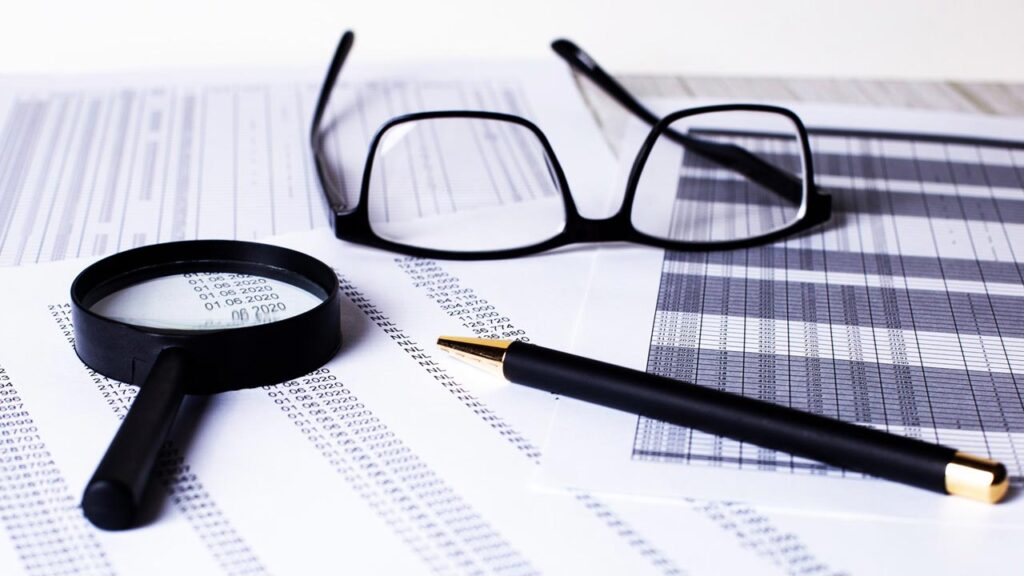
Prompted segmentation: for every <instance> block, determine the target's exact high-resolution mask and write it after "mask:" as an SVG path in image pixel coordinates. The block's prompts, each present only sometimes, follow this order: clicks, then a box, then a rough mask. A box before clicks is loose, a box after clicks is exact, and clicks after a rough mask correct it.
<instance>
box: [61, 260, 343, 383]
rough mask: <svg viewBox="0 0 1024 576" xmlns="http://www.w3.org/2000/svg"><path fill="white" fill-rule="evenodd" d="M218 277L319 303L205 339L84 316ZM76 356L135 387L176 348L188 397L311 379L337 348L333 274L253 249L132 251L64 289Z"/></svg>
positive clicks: (198, 333)
mask: <svg viewBox="0 0 1024 576" xmlns="http://www.w3.org/2000/svg"><path fill="white" fill-rule="evenodd" d="M190 272H223V273H237V274H251V275H255V276H262V277H267V278H272V279H275V280H279V281H282V282H286V283H289V284H292V285H294V286H296V287H299V288H302V289H304V290H307V291H309V292H311V293H313V294H314V295H316V296H317V297H319V298H321V299H322V302H321V303H320V304H318V305H316V306H314V307H313V308H311V309H310V310H307V311H305V312H303V313H301V314H297V315H295V316H292V317H288V318H284V319H282V320H278V321H275V322H271V323H267V324H257V325H251V326H243V327H238V328H225V329H213V330H180V329H168V328H155V327H147V326H137V325H133V324H128V323H125V322H121V321H119V320H114V319H111V318H107V317H105V316H102V315H100V314H97V313H95V312H93V311H92V310H90V306H92V305H93V304H95V303H96V302H98V301H99V300H100V299H102V298H103V297H104V296H107V295H109V294H110V293H112V292H114V291H116V290H119V289H121V288H124V287H127V286H130V285H132V284H136V283H139V282H142V281H145V280H149V279H153V278H157V277H161V276H166V275H169V274H184V273H190ZM71 317H72V323H73V326H74V333H75V352H76V353H77V354H78V357H79V358H80V359H81V360H82V362H84V363H85V364H86V365H87V366H89V367H90V368H92V369H93V370H95V371H96V372H98V373H100V374H102V375H103V376H106V377H108V378H112V379H114V380H119V381H122V382H128V383H132V384H137V385H141V383H142V382H143V381H144V379H145V377H146V375H147V374H148V373H149V369H150V367H152V365H153V363H154V362H155V360H156V358H157V356H158V355H159V354H160V352H161V351H163V350H165V349H168V348H180V349H182V350H184V351H185V352H186V355H187V357H188V359H189V364H190V370H189V374H190V375H191V377H190V378H189V382H188V384H187V385H186V393H187V394H212V393H216V392H223V391H226V390H235V389H239V388H252V387H258V386H266V385H270V384H276V383H278V382H283V381H286V380H290V379H293V378H297V377H299V376H302V375H303V374H307V373H309V372H312V371H313V370H316V369H317V368H319V367H320V366H322V365H323V364H325V363H326V362H327V361H328V360H330V359H331V358H332V357H333V356H334V354H335V353H337V351H338V349H339V348H340V347H341V340H342V337H341V305H340V293H339V288H338V278H337V275H336V274H335V272H334V270H333V269H331V267H329V266H327V265H326V264H324V263H323V262H321V261H320V260H317V259H316V258H313V257H312V256H309V255H307V254H303V253H301V252H297V251H295V250H290V249H288V248H282V247H280V246H272V245H269V244H260V243H256V242H244V241H238V240H188V241H183V242H169V243H165V244H155V245H152V246H145V247H142V248H135V249H132V250H127V251H125V252H120V253H118V254H114V255H112V256H108V257H106V258H103V259H102V260H99V261H97V262H95V263H93V264H92V265H90V266H88V267H87V268H86V269H84V270H83V271H82V272H81V273H80V274H79V275H78V277H77V278H75V280H74V282H73V283H72V285H71Z"/></svg>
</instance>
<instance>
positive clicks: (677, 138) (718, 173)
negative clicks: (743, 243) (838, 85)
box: [630, 111, 806, 242]
mask: <svg viewBox="0 0 1024 576" xmlns="http://www.w3.org/2000/svg"><path fill="white" fill-rule="evenodd" d="M751 157H753V158H751ZM723 158H724V159H723ZM716 159H717V160H716ZM761 163H764V164H768V165H770V167H774V168H775V169H778V170H782V171H784V172H785V173H787V174H789V175H792V177H793V182H789V184H791V185H792V186H791V187H790V188H788V189H784V190H780V189H778V188H776V187H773V186H772V185H770V184H767V185H766V183H765V182H764V181H760V180H759V179H758V176H759V175H763V174H764V173H765V170H762V169H759V168H758V167H759V166H763V164H761ZM730 164H731V165H730ZM770 167H765V168H769V170H770ZM804 170H805V162H804V159H803V153H802V147H801V140H800V135H799V131H798V130H797V127H796V125H795V124H794V123H793V121H792V120H790V118H789V117H787V116H785V115H783V114H778V113H773V112H759V111H727V112H712V113H706V114H695V115H692V116H686V117H683V118H680V119H679V120H677V121H675V122H673V123H671V124H670V125H669V126H668V127H667V129H666V130H664V131H662V132H661V133H660V134H659V135H658V137H657V140H656V141H655V144H654V147H653V149H652V150H651V154H650V156H649V157H648V159H647V161H646V163H645V164H644V166H643V170H642V172H641V176H640V179H639V180H638V182H637V188H636V197H635V201H634V204H633V208H632V212H631V213H630V219H631V221H632V223H633V226H634V227H635V228H636V229H637V230H639V231H640V232H642V233H644V234H647V235H648V236H654V237H656V238H661V239H665V240H672V241H677V242H729V241H735V240H742V239H748V238H756V237H758V236H763V235H765V234H768V233H770V232H773V231H775V230H779V229H781V228H785V227H787V226H790V225H792V224H793V223H794V222H796V220H797V219H798V218H799V216H800V208H801V205H802V203H803V198H804V196H805V195H806V186H804V185H803V182H804V181H805V174H804ZM787 192H788V193H787Z"/></svg>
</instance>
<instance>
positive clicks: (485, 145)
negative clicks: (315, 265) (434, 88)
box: [367, 117, 566, 252]
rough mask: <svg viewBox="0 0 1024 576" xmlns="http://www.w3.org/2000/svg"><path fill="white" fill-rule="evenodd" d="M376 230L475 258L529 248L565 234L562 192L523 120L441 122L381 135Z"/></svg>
mask: <svg viewBox="0 0 1024 576" xmlns="http://www.w3.org/2000/svg"><path fill="white" fill-rule="evenodd" d="M367 202H368V209H369V217H370V227H371V228H372V229H373V231H374V233H376V234H377V235H378V236H380V237H381V238H384V239H386V240H390V241H392V242H397V243H400V244H404V245H408V246H417V247H422V248H431V249H435V250H447V251H452V252H475V251H485V250H505V249H511V248H519V247H523V246H531V245H535V244H538V243H540V242H543V241H545V240H548V239H550V238H552V237H554V236H556V235H557V234H558V233H559V232H561V231H562V229H563V228H564V227H565V220H566V213H565V207H564V202H563V199H562V191H561V190H560V187H559V185H558V180H557V178H556V176H555V172H554V170H553V168H552V166H551V164H550V160H549V156H548V154H547V152H546V150H545V148H544V146H543V144H542V143H541V141H540V139H539V138H538V137H537V135H536V134H535V133H534V132H533V131H532V130H530V129H529V128H526V127H525V126H522V125H520V124H518V123H516V122H512V121H506V120H495V119H485V118H471V117H439V118H428V119H421V120H414V121H408V122H402V123H400V124H396V125H394V126H392V127H390V128H389V129H388V130H387V131H386V132H385V133H384V134H383V135H382V136H381V140H380V143H379V145H378V146H377V149H376V151H375V153H374V157H373V163H372V166H371V167H370V180H369V194H368V197H367Z"/></svg>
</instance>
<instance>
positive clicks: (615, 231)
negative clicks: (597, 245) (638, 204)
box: [569, 214, 629, 242]
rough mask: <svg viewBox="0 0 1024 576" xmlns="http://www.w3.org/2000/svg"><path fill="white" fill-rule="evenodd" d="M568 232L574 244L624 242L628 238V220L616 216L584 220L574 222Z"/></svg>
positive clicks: (582, 218)
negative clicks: (573, 239)
mask: <svg viewBox="0 0 1024 576" xmlns="http://www.w3.org/2000/svg"><path fill="white" fill-rule="evenodd" d="M574 224H575V225H574V226H573V227H572V228H573V229H572V230H571V231H569V232H571V234H572V235H573V237H574V238H575V241H576V242H609V241H616V240H626V239H627V237H628V236H629V218H628V215H627V216H625V217H624V216H623V215H622V214H616V215H615V216H612V217H610V218H596V219H591V218H584V217H582V216H581V217H580V218H579V219H578V220H576V221H575V223H574Z"/></svg>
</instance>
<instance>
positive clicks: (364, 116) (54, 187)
mask: <svg viewBox="0 0 1024 576" xmlns="http://www.w3.org/2000/svg"><path fill="white" fill-rule="evenodd" d="M357 56H358V53H354V54H353V56H352V58H351V59H350V63H349V64H348V65H346V67H345V68H344V69H343V71H342V74H341V76H340V78H339V83H338V85H337V87H336V91H335V94H334V96H333V97H332V99H331V108H330V109H329V110H328V113H327V114H326V115H325V118H324V123H323V130H324V134H325V138H326V148H327V150H328V151H329V152H331V154H332V155H331V158H332V160H333V161H336V162H337V167H338V169H339V170H340V171H341V173H342V178H341V181H340V183H341V184H342V186H343V187H344V188H345V189H346V190H347V192H348V194H351V195H354V194H356V193H357V192H358V190H359V183H360V178H361V176H362V167H363V163H364V161H365V159H366V153H367V149H368V144H369V141H370V139H371V137H372V136H373V134H374V133H375V132H376V131H377V129H378V128H379V127H380V126H381V125H382V124H383V123H384V122H385V121H387V120H389V119H391V118H393V117H395V116H398V115H400V114H404V113H408V112H418V111H431V110H450V109H469V110H486V111H495V112H507V113H511V114H515V115H518V116H522V117H525V118H527V119H529V120H531V121H533V122H535V123H536V124H537V125H538V126H539V127H540V128H541V130H542V131H543V132H544V134H545V135H546V136H547V138H548V139H549V140H550V141H551V145H552V147H553V148H554V150H555V153H556V155H557V156H558V158H559V160H560V162H561V164H562V166H563V168H564V169H565V172H566V175H567V178H568V179H569V184H570V188H571V189H572V190H573V191H574V193H575V197H576V200H577V202H578V203H579V204H580V209H581V210H582V211H583V212H584V213H593V212H594V211H597V212H600V210H601V209H602V208H603V207H604V206H605V202H606V199H607V196H606V194H607V193H608V192H609V191H611V189H612V187H611V184H612V182H613V180H614V173H615V165H614V159H613V157H612V156H611V154H610V152H609V150H608V148H607V146H606V145H605V144H604V140H603V139H602V137H601V134H600V132H599V130H598V129H597V126H596V124H595V123H594V121H593V119H592V118H591V116H590V114H589V112H588V110H587V108H586V106H585V105H584V104H583V101H582V99H581V97H580V95H579V94H578V92H577V91H576V88H575V86H574V84H573V80H572V78H571V76H570V75H569V74H568V71H567V69H566V67H565V66H564V65H562V64H560V63H558V62H556V61H537V62H521V63H516V62H505V63H499V64H494V63H491V64H482V63H481V64H474V63H462V64H454V65H449V64H440V63H430V62H424V63H419V64H406V65H397V64H375V65H373V64H370V63H361V62H360V61H359V59H358V57H357ZM322 78H323V71H321V70H310V71H302V72H295V71H291V72H280V71H277V72H275V71H260V72H245V73H243V72H226V73H222V74H214V73H202V74H196V73H180V74H165V75H160V76H144V75H139V76H110V77H103V76H99V77H95V78H76V77H25V78H21V77H8V78H4V79H0V264H22V263H31V262H44V261H49V260H59V259H62V258H73V257H81V256H89V255H100V254H107V253H112V252H116V251H118V250H124V249H126V248H131V247H134V246H139V245H144V244H152V243H155V242H166V241H170V240H183V239H189V238H238V239H248V240H251V239H256V238H261V237H264V236H268V235H271V234H280V233H286V232H292V231H300V230H308V229H310V228H313V227H317V226H329V225H330V219H329V212H328V211H327V209H326V206H325V202H324V196H323V193H322V192H321V190H320V187H319V184H318V183H317V181H316V175H315V173H314V169H313V166H312V162H311V153H310V143H309V130H310V122H311V118H312V108H313V105H314V103H315V99H316V97H317V91H318V90H319V86H320V82H321V81H322ZM429 144H430V143H429V142H425V144H424V149H425V153H429V152H430V150H431V148H430V146H429Z"/></svg>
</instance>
